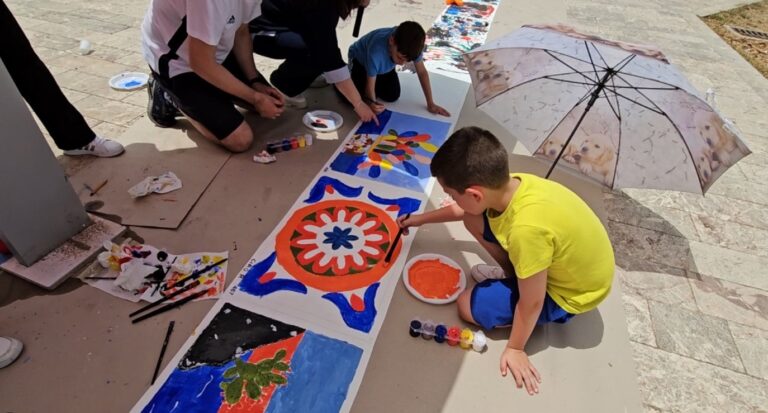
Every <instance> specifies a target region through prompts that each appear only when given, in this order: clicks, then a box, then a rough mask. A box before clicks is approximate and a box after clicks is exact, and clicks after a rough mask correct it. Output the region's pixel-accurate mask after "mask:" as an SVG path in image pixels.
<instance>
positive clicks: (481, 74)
mask: <svg viewBox="0 0 768 413" xmlns="http://www.w3.org/2000/svg"><path fill="white" fill-rule="evenodd" d="M469 67H470V68H471V69H472V71H473V72H474V75H475V94H476V95H475V97H476V99H477V101H478V102H483V101H485V100H487V99H490V98H492V97H494V96H496V95H498V94H499V93H501V92H503V91H505V90H507V87H508V81H509V78H510V76H509V73H508V72H507V71H506V70H504V68H503V67H501V66H499V65H497V64H495V63H494V62H493V59H492V57H491V55H490V54H489V53H488V52H481V53H478V54H477V55H475V56H473V57H472V59H471V60H470V62H469Z"/></svg>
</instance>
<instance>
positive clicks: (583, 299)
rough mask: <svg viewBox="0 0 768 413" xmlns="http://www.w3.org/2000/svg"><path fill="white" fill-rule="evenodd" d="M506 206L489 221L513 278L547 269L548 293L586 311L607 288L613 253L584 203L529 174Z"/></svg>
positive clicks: (576, 311)
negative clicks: (512, 270)
mask: <svg viewBox="0 0 768 413" xmlns="http://www.w3.org/2000/svg"><path fill="white" fill-rule="evenodd" d="M510 176H511V177H512V178H513V179H514V178H517V179H519V180H520V185H519V186H518V188H517V191H515V194H514V195H513V197H512V200H511V201H510V203H509V205H508V206H507V209H505V210H504V212H502V213H500V214H498V213H497V214H498V215H495V214H494V213H493V212H494V211H491V210H488V211H487V212H486V214H487V215H488V221H489V223H490V226H491V231H492V232H493V234H494V236H495V237H496V239H497V240H498V241H499V244H501V246H502V248H504V249H505V250H506V251H507V253H508V254H509V259H510V261H512V265H514V266H515V272H516V273H517V277H518V278H528V277H530V276H532V275H535V274H536V273H539V272H541V271H543V270H548V272H547V293H548V294H549V295H550V297H552V299H553V300H554V301H555V302H556V303H557V304H558V305H559V306H560V307H562V308H563V309H564V310H566V311H568V312H569V313H572V314H580V313H583V312H586V311H589V310H591V309H593V308H595V307H597V305H598V304H600V302H601V301H603V299H605V297H607V296H608V293H609V292H610V291H611V283H612V281H613V273H614V265H615V263H614V258H613V248H612V247H611V241H610V240H609V239H608V233H607V232H606V231H605V227H603V224H602V223H601V222H600V220H599V219H598V218H597V215H595V213H594V212H593V211H592V210H591V209H590V208H589V206H587V204H586V203H585V202H584V201H583V200H582V199H581V198H579V196H578V195H576V194H574V193H573V192H571V190H569V189H568V188H566V187H564V186H563V185H560V184H559V183H557V182H554V181H550V180H547V179H543V178H539V177H537V176H535V175H529V174H517V173H516V174H510Z"/></svg>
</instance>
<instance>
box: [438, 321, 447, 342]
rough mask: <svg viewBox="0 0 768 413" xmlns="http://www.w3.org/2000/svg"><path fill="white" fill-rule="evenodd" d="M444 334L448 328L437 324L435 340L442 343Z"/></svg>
mask: <svg viewBox="0 0 768 413" xmlns="http://www.w3.org/2000/svg"><path fill="white" fill-rule="evenodd" d="M446 335H448V329H447V328H446V327H445V326H444V325H442V324H438V325H437V326H436V327H435V342H437V343H444V342H445V336H446Z"/></svg>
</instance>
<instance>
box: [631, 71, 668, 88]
mask: <svg viewBox="0 0 768 413" xmlns="http://www.w3.org/2000/svg"><path fill="white" fill-rule="evenodd" d="M621 74H622V75H627V76H632V77H636V78H638V79H644V80H649V81H651V82H656V83H661V84H662V85H667V86H669V87H673V88H676V89H680V87H678V86H675V85H673V84H672V83H667V82H662V81H661V80H656V79H651V78H650V77H645V76H640V75H636V74H634V73H629V72H621ZM625 82H626V80H625ZM627 84H630V83H629V82H627Z"/></svg>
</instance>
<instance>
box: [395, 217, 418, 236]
mask: <svg viewBox="0 0 768 413" xmlns="http://www.w3.org/2000/svg"><path fill="white" fill-rule="evenodd" d="M419 216H420V215H419V214H416V215H403V216H401V217H399V218H397V225H399V226H400V228H402V229H403V235H408V227H418V226H419V225H421V222H419Z"/></svg>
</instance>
